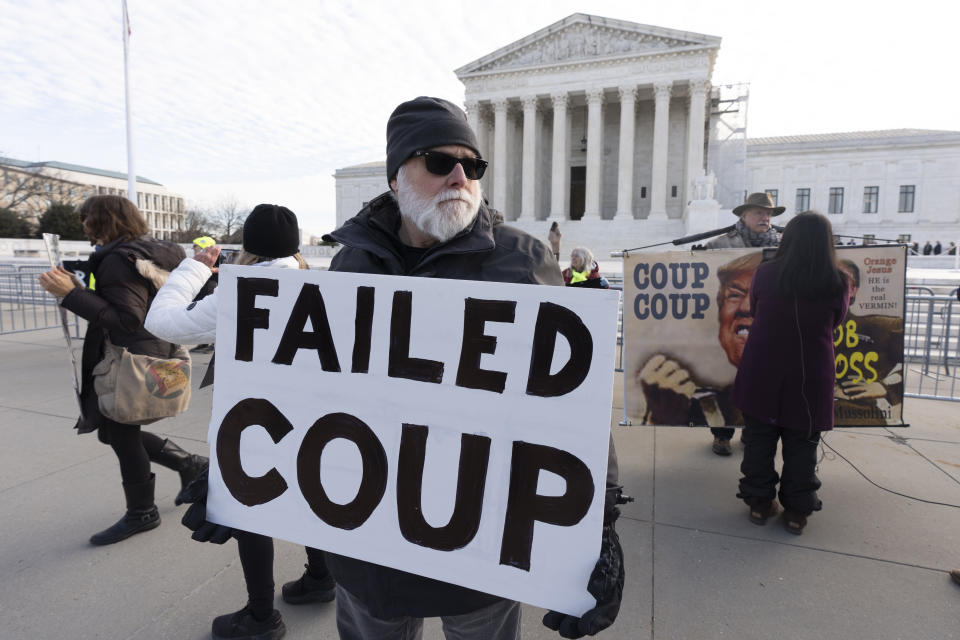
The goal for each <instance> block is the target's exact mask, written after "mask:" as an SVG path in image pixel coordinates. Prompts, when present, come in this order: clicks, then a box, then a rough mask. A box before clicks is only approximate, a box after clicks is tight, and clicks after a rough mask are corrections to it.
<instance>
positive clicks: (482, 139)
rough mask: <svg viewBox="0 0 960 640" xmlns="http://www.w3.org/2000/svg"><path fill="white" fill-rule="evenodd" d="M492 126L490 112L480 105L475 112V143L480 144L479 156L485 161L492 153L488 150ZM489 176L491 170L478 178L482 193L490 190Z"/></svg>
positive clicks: (491, 174) (491, 173) (491, 172)
mask: <svg viewBox="0 0 960 640" xmlns="http://www.w3.org/2000/svg"><path fill="white" fill-rule="evenodd" d="M492 126H493V123H492V122H491V121H490V114H489V113H487V110H486V109H485V108H483V107H481V108H480V110H479V113H478V114H477V129H476V134H477V144H478V145H479V146H480V156H481V157H483V159H484V160H487V161H489V160H490V156H491V155H492V153H491V151H490V129H491V128H492ZM491 176H493V171H487V172H486V173H484V174H483V178H481V179H480V184H481V185H482V186H483V191H484V194H486V193H487V192H488V191H489V190H490V181H491V179H492V177H491Z"/></svg>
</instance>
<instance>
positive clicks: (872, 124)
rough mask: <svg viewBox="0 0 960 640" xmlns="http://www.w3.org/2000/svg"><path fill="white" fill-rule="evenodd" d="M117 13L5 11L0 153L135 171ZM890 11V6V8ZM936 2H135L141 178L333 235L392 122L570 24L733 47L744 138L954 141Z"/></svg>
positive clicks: (945, 15) (11, 7) (30, 0)
mask: <svg viewBox="0 0 960 640" xmlns="http://www.w3.org/2000/svg"><path fill="white" fill-rule="evenodd" d="M120 6H121V4H120V0H63V1H54V0H0V155H6V156H10V157H14V158H18V159H22V160H30V161H38V160H59V161H63V162H71V163H76V164H83V165H88V166H93V167H99V168H103V169H111V170H118V171H125V170H126V151H125V125H124V118H123V112H124V109H123V50H122V41H121V9H120ZM887 6H889V7H891V8H889V9H888V8H886V7H887ZM953 6H954V5H952V3H950V2H943V1H941V0H914V1H912V2H909V3H896V4H893V5H891V4H888V3H879V2H875V1H861V0H839V1H837V0H831V1H826V0H808V1H805V2H771V1H769V0H763V1H754V0H726V1H725V2H716V1H715V0H714V1H702V0H673V1H672V2H651V1H650V0H629V1H605V0H591V1H590V2H589V3H587V2H572V1H568V0H549V1H542V0H520V1H518V0H485V1H483V2H464V1H457V0H445V1H442V0H429V1H421V0H404V1H390V0H362V1H361V0H356V1H353V2H350V1H347V0H284V1H283V2H264V1H262V0H200V1H197V0H128V7H129V11H130V16H131V25H132V31H133V33H132V36H131V48H132V59H131V67H130V74H131V93H132V100H133V112H134V148H135V157H136V171H137V173H138V174H139V175H142V176H146V177H149V178H151V179H153V180H156V181H158V182H161V183H163V184H165V185H167V187H169V188H170V189H172V190H174V191H176V192H177V193H180V194H182V195H183V196H185V197H186V198H187V201H188V204H195V205H199V206H210V205H213V204H215V203H216V202H218V201H221V200H224V199H228V198H231V197H232V198H235V199H237V200H238V201H239V202H240V203H242V204H244V205H248V206H250V205H253V204H256V203H258V202H277V203H282V204H286V205H288V206H290V207H291V208H292V209H293V210H294V211H296V212H297V213H298V215H299V216H300V219H301V223H302V226H304V227H305V229H307V230H308V231H312V232H315V233H321V232H324V231H328V230H329V229H330V228H332V226H333V222H334V213H335V197H334V186H333V178H332V174H333V172H334V171H335V170H336V169H337V168H338V167H343V166H347V165H351V164H358V163H361V162H369V161H372V160H381V159H382V158H383V157H384V151H383V146H384V127H385V123H386V119H387V116H388V115H389V113H390V111H391V110H392V109H393V107H394V106H396V104H398V103H399V102H401V101H403V100H406V99H409V98H411V97H414V96H417V95H422V94H429V95H437V96H442V97H446V98H449V99H451V100H454V101H456V102H458V103H462V101H463V85H461V84H460V82H459V81H458V80H457V78H456V76H455V75H454V74H453V70H454V69H456V68H457V67H460V66H462V65H464V64H466V63H468V62H471V61H473V60H475V59H477V58H479V57H481V56H483V55H486V54H488V53H490V52H492V51H494V50H495V49H498V48H500V47H502V46H504V45H507V44H509V43H511V42H513V41H515V40H517V39H520V38H522V37H524V36H526V35H528V34H530V33H532V32H534V31H536V30H538V29H541V28H543V27H545V26H547V25H549V24H552V23H553V22H556V21H558V20H561V19H563V18H564V17H566V16H568V15H570V14H572V13H576V12H583V13H591V14H594V15H599V16H604V17H609V18H616V19H621V20H629V21H633V22H639V23H643V24H650V25H657V26H661V27H667V28H673V29H680V30H685V31H694V32H699V33H705V34H710V35H715V36H720V37H721V38H723V42H722V44H721V49H720V55H719V57H718V60H717V65H716V68H715V71H714V76H713V81H714V83H716V84H725V83H732V82H749V83H750V109H749V120H748V133H749V135H750V136H751V137H757V136H768V135H787V134H799V133H825V132H835V131H856V130H869V129H894V128H905V127H910V128H926V129H949V130H960V107H958V97H960V85H958V81H957V77H956V68H955V67H956V64H955V61H956V59H957V53H956V44H955V43H954V39H955V38H956V24H957V18H958V17H960V9H955V8H950V7H953Z"/></svg>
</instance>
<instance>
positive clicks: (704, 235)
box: [610, 224, 783, 258]
mask: <svg viewBox="0 0 960 640" xmlns="http://www.w3.org/2000/svg"><path fill="white" fill-rule="evenodd" d="M736 226H737V225H735V224H731V225H730V226H729V227H722V228H720V229H713V230H711V231H702V232H700V233H695V234H693V235H689V236H683V237H682V238H677V239H676V240H667V241H666V242H657V243H655V244H648V245H644V246H642V247H634V248H633V249H623V250H621V251H614V252H611V254H610V257H611V258H622V257H623V256H625V255H627V254H628V253H630V252H631V251H642V250H643V249H651V248H653V247H662V246H663V245H665V244H673V245H681V244H688V243H690V242H696V241H697V240H703V239H705V238H713V237H714V236H721V235H724V234H726V233H730V232H731V231H733V230H734V229H735V228H736ZM770 226H771V227H773V228H774V229H776V230H777V231H783V227H776V226H774V225H770Z"/></svg>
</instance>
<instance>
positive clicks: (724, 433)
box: [710, 427, 736, 440]
mask: <svg viewBox="0 0 960 640" xmlns="http://www.w3.org/2000/svg"><path fill="white" fill-rule="evenodd" d="M735 432H736V430H735V429H731V428H729V427H710V433H712V434H713V437H714V438H720V439H721V440H730V439H731V438H733V434H734V433H735Z"/></svg>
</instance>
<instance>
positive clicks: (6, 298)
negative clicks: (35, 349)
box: [0, 263, 80, 338]
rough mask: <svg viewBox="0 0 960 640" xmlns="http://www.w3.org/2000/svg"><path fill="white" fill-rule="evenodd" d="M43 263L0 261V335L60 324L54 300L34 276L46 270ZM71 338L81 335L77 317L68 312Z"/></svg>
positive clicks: (55, 300) (47, 327)
mask: <svg viewBox="0 0 960 640" xmlns="http://www.w3.org/2000/svg"><path fill="white" fill-rule="evenodd" d="M49 268H50V267H49V266H46V265H43V264H3V263H0V334H6V333H22V332H24V331H38V330H40V329H55V328H58V327H59V326H60V310H59V308H58V307H57V299H56V298H54V297H53V296H52V295H50V294H49V293H47V292H46V291H44V290H43V287H41V286H40V283H39V282H38V280H37V277H38V276H39V275H40V274H41V273H43V272H44V271H46V270H47V269H49ZM67 318H68V319H69V326H70V327H71V328H72V334H73V336H74V337H77V338H79V337H80V319H79V318H77V316H75V315H74V314H72V313H68V314H67Z"/></svg>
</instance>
